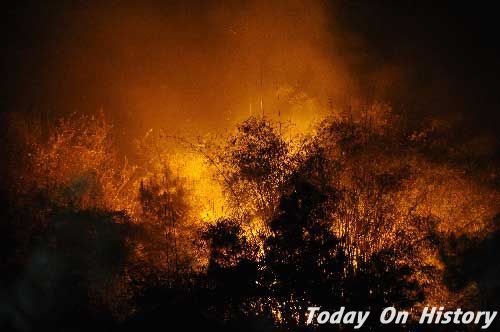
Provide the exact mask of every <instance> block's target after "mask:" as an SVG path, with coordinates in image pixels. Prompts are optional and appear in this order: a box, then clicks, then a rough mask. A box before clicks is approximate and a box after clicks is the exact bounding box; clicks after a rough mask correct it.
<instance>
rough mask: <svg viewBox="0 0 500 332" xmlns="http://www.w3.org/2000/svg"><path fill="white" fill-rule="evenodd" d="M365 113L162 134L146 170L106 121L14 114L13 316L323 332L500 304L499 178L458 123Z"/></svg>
mask: <svg viewBox="0 0 500 332" xmlns="http://www.w3.org/2000/svg"><path fill="white" fill-rule="evenodd" d="M359 107H360V109H352V108H351V109H349V110H346V111H344V112H338V113H337V114H335V115H332V116H329V117H327V118H325V119H324V120H322V121H321V122H319V123H317V124H316V125H315V127H314V129H313V130H311V131H310V132H309V133H307V134H296V135H291V134H289V133H288V132H287V131H289V130H287V129H286V128H284V127H285V126H283V124H282V123H280V122H275V121H272V120H270V119H269V118H267V117H266V116H257V117H255V116H252V117H249V118H248V119H247V120H245V121H243V122H242V123H240V124H239V125H238V126H237V128H235V130H233V131H232V132H230V133H228V134H227V136H226V137H220V136H219V137H216V138H213V137H205V138H203V139H202V138H198V141H191V138H186V137H184V138H182V137H176V136H170V135H168V133H167V132H165V131H160V132H149V133H148V134H147V135H146V136H145V137H143V138H141V139H140V140H138V141H137V142H136V146H137V156H136V158H135V160H136V161H137V163H131V162H130V161H129V160H128V159H126V158H123V157H121V156H119V154H118V153H116V147H115V146H114V144H115V143H114V138H113V127H112V126H111V125H110V124H109V123H108V122H107V121H106V120H105V118H104V116H103V115H101V116H97V117H94V116H86V115H78V114H73V115H71V116H69V117H67V118H63V119H60V120H59V121H56V122H55V123H51V124H49V125H42V124H41V123H40V122H39V121H36V120H33V119H29V118H28V119H26V118H21V117H19V116H17V115H15V114H11V115H9V117H8V119H7V120H8V121H10V123H11V125H10V126H9V128H10V131H9V133H8V138H9V140H8V141H7V142H5V143H6V145H5V147H6V148H8V149H12V150H11V151H12V152H13V151H16V158H13V159H10V160H9V162H10V164H9V167H8V169H9V171H10V173H9V174H8V177H7V181H6V182H5V183H4V186H3V194H2V200H3V201H4V206H7V207H8V208H7V209H6V211H5V212H4V215H3V218H2V219H3V222H2V228H3V231H2V237H3V241H2V250H3V252H4V253H5V256H4V257H6V258H7V260H6V261H5V262H4V264H2V275H4V276H8V278H6V281H5V286H7V288H6V289H5V290H4V293H3V294H4V295H3V304H2V308H4V309H3V314H2V315H3V323H5V324H8V326H11V327H13V328H18V329H28V330H29V329H33V328H35V327H37V326H40V324H43V325H46V326H48V327H54V328H69V327H75V326H85V327H87V328H91V327H93V326H94V325H95V324H97V325H100V324H101V323H100V322H101V321H102V320H104V321H105V323H104V325H102V326H101V327H103V328H104V327H108V328H113V327H114V328H118V327H123V328H131V329H134V326H136V325H135V324H140V325H141V328H142V326H143V325H142V324H146V325H147V326H153V324H154V323H155V322H157V321H158V320H160V319H164V318H165V317H164V316H165V315H166V316H167V317H171V318H170V319H172V320H175V319H179V318H175V317H178V316H177V315H186V313H184V314H182V313H181V312H182V311H183V310H184V309H183V308H182V307H183V306H186V307H188V308H189V311H190V312H191V313H192V314H193V315H194V317H195V319H191V318H190V319H189V322H186V323H185V324H187V325H186V326H188V325H189V326H190V327H192V328H194V327H195V326H199V327H201V326H204V325H205V324H210V325H213V326H216V327H218V328H223V329H228V330H232V329H236V330H240V329H242V327H243V326H244V327H245V329H248V330H261V329H270V330H273V329H275V328H278V329H283V330H296V329H299V330H301V329H305V330H310V329H312V330H314V329H321V326H310V325H306V317H305V313H306V310H307V307H309V306H318V307H322V308H330V309H331V310H334V309H335V308H338V307H340V306H347V307H353V308H357V310H361V309H363V310H370V311H374V312H379V311H380V310H381V309H383V308H385V307H387V306H395V307H398V308H401V309H406V310H409V311H410V312H414V313H416V312H418V310H419V309H420V308H421V307H422V306H425V305H427V304H429V303H431V304H436V305H446V306H449V307H461V308H472V309H473V308H478V306H483V305H484V304H485V303H487V304H488V305H493V306H496V305H498V302H497V296H496V294H497V289H498V286H497V282H496V281H494V280H497V278H496V277H497V276H498V269H497V267H496V265H495V264H493V265H491V262H493V261H494V258H492V255H493V254H494V251H493V250H494V249H493V248H496V240H495V239H496V238H497V236H498V228H497V227H498V213H499V211H498V203H497V202H498V194H499V193H498V185H497V184H496V183H495V181H494V179H493V178H492V176H493V174H494V173H492V172H494V170H495V168H491V167H492V164H491V163H490V162H489V161H488V163H485V160H482V158H481V156H477V154H476V152H477V150H475V149H468V148H467V147H468V145H469V144H471V143H470V142H460V141H459V139H458V138H457V132H456V131H455V128H454V127H453V126H451V125H450V124H449V123H445V122H438V121H433V120H429V121H422V122H421V123H419V124H417V125H416V124H415V123H411V124H409V123H408V122H407V121H406V119H405V118H404V117H403V116H401V115H398V114H397V113H396V112H394V111H393V110H392V109H391V108H390V107H389V106H388V105H386V104H380V103H376V104H365V105H362V106H359ZM171 140H175V141H176V142H178V144H179V146H181V147H182V148H183V149H184V154H185V155H187V156H189V155H193V156H197V157H196V158H198V157H200V158H201V161H202V162H201V164H195V166H193V165H192V164H188V167H198V168H202V169H203V170H204V172H206V173H203V174H204V176H203V177H201V178H198V179H195V178H189V176H186V175H185V174H188V173H183V172H182V167H180V166H179V164H178V163H179V158H180V157H179V152H178V151H177V152H175V151H172V148H171V147H170V146H171V145H170V144H168V143H167V142H168V141H171ZM192 158H195V157H192ZM196 158H195V159H196ZM188 171H189V168H188ZM198 171H199V170H198ZM199 172H201V171H199ZM207 186H208V187H212V189H213V188H216V189H218V190H220V192H219V196H217V197H216V196H210V197H203V195H204V194H206V191H204V190H200V188H201V189H203V188H204V187H207ZM203 199H204V200H205V201H203ZM200 200H201V201H200ZM207 201H208V203H207ZM207 209H208V210H209V211H208V212H207V211H206V210H207ZM210 210H211V211H210ZM492 246H493V247H492ZM481 262H482V263H481ZM70 294H71V295H70ZM40 308H44V309H43V310H40ZM181 317H183V316H181ZM98 322H99V323H98ZM139 322H141V323H139ZM413 323H416V322H413ZM413 323H408V325H410V326H411V324H413ZM148 324H151V325H148ZM369 324H370V325H369V326H368V328H369V329H372V330H376V329H377V324H376V323H375V322H371V323H369ZM146 325H145V326H146ZM191 325H192V326H191ZM346 328H349V327H348V326H345V327H344V329H346ZM365 328H366V326H365ZM401 328H408V326H405V327H401Z"/></svg>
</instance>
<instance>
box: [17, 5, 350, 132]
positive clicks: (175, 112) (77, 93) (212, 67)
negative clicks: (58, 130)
mask: <svg viewBox="0 0 500 332" xmlns="http://www.w3.org/2000/svg"><path fill="white" fill-rule="evenodd" d="M50 6H51V5H49V7H50ZM329 12H330V9H329V8H328V7H327V6H326V4H324V3H320V2H300V1H282V2H281V1H280V2H273V3H269V2H267V1H249V2H241V3H240V2H235V3H232V4H231V3H229V4H220V3H218V2H215V1H214V2H203V3H201V2H200V3H198V2H196V3H184V2H166V3H161V2H158V3H156V2H145V3H140V4H139V3H136V4H133V3H132V2H130V3H127V2H118V1H117V2H110V3H107V4H104V5H100V4H94V5H87V4H83V3H81V4H79V5H73V6H62V5H59V6H55V5H53V7H51V8H43V9H42V8H40V12H39V13H38V15H37V16H38V17H40V16H45V17H44V18H43V19H41V20H42V22H40V25H42V26H44V35H45V37H46V39H45V40H38V41H37V44H39V43H41V45H40V46H41V47H40V49H39V50H38V51H39V52H40V55H41V56H39V57H36V58H35V59H31V61H30V62H31V66H32V70H29V71H27V72H26V73H24V75H19V76H20V80H21V81H22V82H21V83H20V84H21V85H22V86H24V87H26V92H25V93H23V94H22V96H18V97H21V98H20V100H18V102H20V103H24V107H25V108H30V107H35V108H37V107H43V108H46V110H45V111H50V112H53V113H61V112H62V113H66V112H72V111H84V112H89V111H90V112H92V111H96V110H99V109H102V110H103V111H104V113H105V114H106V115H108V116H110V117H111V118H112V119H113V120H114V121H115V122H118V123H119V124H121V125H122V126H123V128H126V130H127V132H129V133H133V134H140V133H143V132H145V131H146V130H148V129H149V128H153V127H159V126H160V127H163V128H165V129H168V130H180V129H181V128H183V130H184V129H186V128H189V129H192V130H195V131H200V130H201V131H205V130H210V129H220V128H227V127H229V126H230V125H232V124H234V123H235V122H237V121H240V120H242V119H243V118H245V117H247V116H248V115H250V114H260V113H262V112H265V113H266V112H267V113H268V115H270V114H275V113H276V114H277V113H278V112H280V114H281V112H283V114H282V116H283V117H288V118H290V119H292V120H293V121H296V122H297V121H298V122H303V121H307V120H309V119H311V118H313V117H314V116H315V114H314V113H316V112H320V110H321V109H322V110H325V109H326V108H327V106H328V103H330V104H331V103H332V100H333V101H336V100H340V98H341V97H342V96H345V95H346V91H347V87H349V86H350V84H348V75H347V72H346V70H345V65H344V64H343V60H342V59H341V58H340V57H336V52H335V45H334V44H333V43H332V41H333V30H332V27H331V23H332V22H331V17H330V16H329ZM48 21H50V23H47V24H48V26H47V25H45V24H46V22H48ZM22 66H24V67H25V66H26V63H25V64H24V65H22ZM30 80H34V81H36V84H34V85H31V86H27V82H29V81H30ZM26 97H28V98H26ZM283 104H284V105H283ZM280 105H281V108H282V110H279V108H280ZM287 105H288V106H287ZM290 105H291V106H290ZM291 108H293V111H290V109H291ZM287 112H289V113H290V112H293V113H294V114H287Z"/></svg>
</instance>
